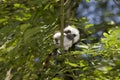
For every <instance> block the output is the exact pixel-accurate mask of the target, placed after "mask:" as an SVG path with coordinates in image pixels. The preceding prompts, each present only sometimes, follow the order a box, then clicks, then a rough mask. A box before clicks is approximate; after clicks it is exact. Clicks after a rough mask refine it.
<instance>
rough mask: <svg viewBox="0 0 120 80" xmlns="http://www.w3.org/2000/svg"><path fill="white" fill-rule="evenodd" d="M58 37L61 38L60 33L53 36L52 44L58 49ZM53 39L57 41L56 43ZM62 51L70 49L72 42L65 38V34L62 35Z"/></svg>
mask: <svg viewBox="0 0 120 80" xmlns="http://www.w3.org/2000/svg"><path fill="white" fill-rule="evenodd" d="M60 37H61V33H60V32H57V33H55V34H54V35H53V42H54V44H55V45H56V46H58V47H60ZM55 39H58V42H56V41H55ZM63 41H64V50H68V49H69V48H70V47H72V40H69V39H68V38H67V37H66V34H65V33H64V39H63Z"/></svg>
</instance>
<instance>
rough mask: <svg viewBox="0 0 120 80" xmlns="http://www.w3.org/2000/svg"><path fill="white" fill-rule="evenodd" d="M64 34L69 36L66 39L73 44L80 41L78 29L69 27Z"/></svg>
mask: <svg viewBox="0 0 120 80" xmlns="http://www.w3.org/2000/svg"><path fill="white" fill-rule="evenodd" d="M64 33H65V34H66V35H67V36H66V37H67V38H68V39H70V40H73V43H76V42H78V41H79V39H80V32H79V30H78V29H77V28H74V27H71V26H67V27H66V28H65V29H64Z"/></svg>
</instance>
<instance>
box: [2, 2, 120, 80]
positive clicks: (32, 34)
mask: <svg viewBox="0 0 120 80" xmlns="http://www.w3.org/2000/svg"><path fill="white" fill-rule="evenodd" d="M66 1H69V0H66ZM96 1H97V0H96ZM98 1H99V0H98ZM105 1H106V0H105ZM79 2H80V1H79V0H71V2H68V3H66V4H65V13H64V14H65V19H66V20H65V23H66V24H68V23H69V24H73V25H75V26H77V27H78V28H80V29H81V30H82V32H83V33H82V32H81V41H82V40H84V39H90V40H93V38H92V36H90V35H91V34H94V33H95V32H98V31H99V30H102V29H104V30H108V32H104V34H103V35H104V37H103V36H102V38H101V40H100V41H96V43H92V44H84V43H83V42H80V43H79V44H78V45H77V46H78V48H81V51H77V50H75V51H69V52H68V53H67V54H62V55H58V56H52V58H51V60H50V65H49V66H48V69H44V64H45V60H46V58H47V56H48V54H49V53H50V52H52V50H53V49H54V48H55V46H54V45H53V41H52V34H53V33H54V32H55V31H56V30H59V29H60V27H59V25H60V16H61V13H60V0H51V1H50V0H34V1H32V0H1V1H0V4H1V5H0V15H1V16H0V79H1V80H4V79H6V80H7V78H8V79H9V80H10V79H11V80H71V79H73V80H80V79H81V80H88V79H90V80H93V79H95V80H101V79H102V80H106V79H110V80H113V79H114V80H118V79H119V76H120V67H119V66H120V55H119V52H120V51H119V50H120V37H119V35H120V28H119V24H117V25H116V24H112V23H111V22H106V23H102V24H99V25H94V24H88V22H89V21H87V19H85V18H82V19H79V20H78V19H76V17H75V15H74V14H75V13H76V12H75V10H76V9H77V7H76V6H78V4H77V3H79ZM87 2H89V0H87ZM103 8H104V7H103ZM103 8H102V9H103ZM69 10H70V12H69ZM68 12H69V13H68ZM104 16H105V15H104ZM110 16H111V15H110Z"/></svg>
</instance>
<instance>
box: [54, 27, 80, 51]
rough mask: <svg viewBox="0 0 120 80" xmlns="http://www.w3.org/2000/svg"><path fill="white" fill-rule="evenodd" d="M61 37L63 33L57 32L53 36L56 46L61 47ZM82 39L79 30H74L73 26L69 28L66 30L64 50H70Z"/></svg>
mask: <svg viewBox="0 0 120 80" xmlns="http://www.w3.org/2000/svg"><path fill="white" fill-rule="evenodd" d="M60 37H61V32H57V33H55V34H54V35H53V41H54V44H55V45H57V46H60ZM79 39H80V33H79V30H78V29H77V28H73V27H71V26H67V27H66V28H65V29H64V37H63V41H64V50H69V49H70V48H71V47H72V46H73V45H74V44H75V43H77V42H78V41H79Z"/></svg>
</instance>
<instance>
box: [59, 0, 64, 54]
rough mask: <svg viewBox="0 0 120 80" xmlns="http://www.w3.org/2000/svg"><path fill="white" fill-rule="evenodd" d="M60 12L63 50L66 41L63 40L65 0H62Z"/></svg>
mask: <svg viewBox="0 0 120 80" xmlns="http://www.w3.org/2000/svg"><path fill="white" fill-rule="evenodd" d="M60 12H61V17H60V18H61V24H60V25H61V26H60V31H61V41H60V43H61V44H60V47H61V50H62V52H63V48H64V45H63V44H64V41H63V38H64V31H63V30H64V0H61V9H60Z"/></svg>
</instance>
